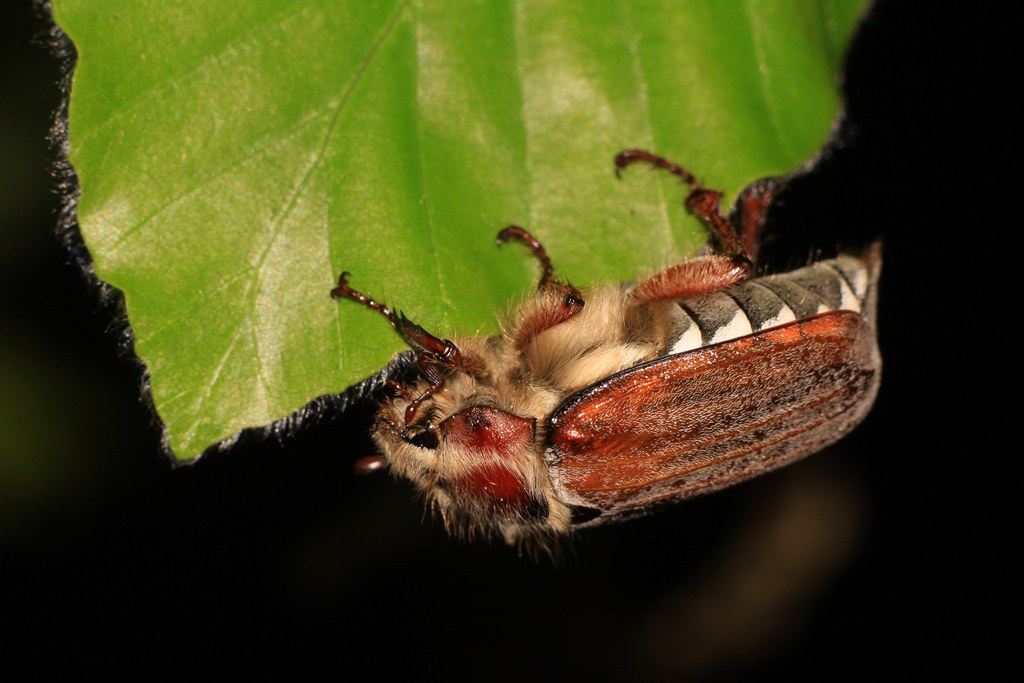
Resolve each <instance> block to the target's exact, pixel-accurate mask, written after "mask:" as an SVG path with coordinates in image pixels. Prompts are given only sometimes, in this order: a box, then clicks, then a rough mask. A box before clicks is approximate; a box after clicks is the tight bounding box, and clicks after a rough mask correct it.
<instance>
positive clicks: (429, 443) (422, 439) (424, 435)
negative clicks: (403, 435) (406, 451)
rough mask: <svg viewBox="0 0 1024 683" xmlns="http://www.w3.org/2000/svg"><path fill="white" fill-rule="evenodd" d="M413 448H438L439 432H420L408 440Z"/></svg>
mask: <svg viewBox="0 0 1024 683" xmlns="http://www.w3.org/2000/svg"><path fill="white" fill-rule="evenodd" d="M407 441H408V442H409V443H411V444H412V445H413V446H419V447H420V448H429V449H431V450H433V449H435V448H437V432H432V431H430V430H427V431H425V432H420V433H419V434H416V435H415V436H411V437H409V438H408V439H407Z"/></svg>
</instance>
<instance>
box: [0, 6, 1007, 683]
mask: <svg viewBox="0 0 1024 683" xmlns="http://www.w3.org/2000/svg"><path fill="white" fill-rule="evenodd" d="M928 7H929V8H930V9H929V12H928V13H921V12H919V11H915V10H914V9H913V8H912V7H910V6H909V3H897V2H894V1H892V0H889V1H884V0H883V1H880V2H878V3H877V7H876V8H875V11H874V12H873V14H872V16H871V17H870V18H869V20H868V21H867V23H866V25H865V26H864V27H863V30H862V33H861V35H860V37H859V39H858V40H857V42H856V44H855V46H854V48H853V50H852V55H851V59H850V62H849V68H848V72H847V96H848V105H849V106H848V109H849V118H850V120H851V122H852V123H853V126H852V127H851V128H850V129H849V130H848V134H847V135H846V139H847V143H846V144H845V146H844V147H843V148H841V149H839V150H837V151H836V152H835V153H834V154H833V156H832V158H831V159H830V160H829V161H827V162H826V163H824V164H822V166H821V167H820V168H819V169H818V170H817V171H816V172H815V173H814V174H812V175H811V176H809V177H806V178H804V179H801V180H799V181H798V182H795V183H794V184H793V187H792V189H791V191H790V192H788V193H787V195H786V196H785V206H783V207H780V209H779V210H777V211H776V212H775V213H774V214H773V226H774V227H773V230H772V232H773V234H774V236H775V241H774V242H773V243H772V244H771V245H770V246H769V248H768V251H767V254H766V256H767V259H768V261H769V262H770V263H775V264H776V265H777V266H784V265H786V264H787V263H793V262H801V261H803V260H806V258H807V256H808V255H809V254H812V253H816V252H817V251H818V250H821V251H822V252H823V253H825V254H828V253H831V252H834V251H835V248H836V246H837V245H841V246H854V245H860V244H865V243H867V242H869V241H870V240H871V239H873V238H874V237H876V236H879V235H882V236H884V238H885V258H886V265H885V268H884V272H883V277H882V284H881V302H880V314H879V330H880V332H879V334H880V340H881V348H882V353H883V357H884V358H885V363H886V365H885V372H884V379H883V382H882V390H881V394H880V395H879V398H878V402H877V404H876V406H875V408H874V410H873V412H872V413H871V414H870V416H869V417H868V419H867V420H866V421H865V423H864V424H863V425H862V426H860V427H859V428H858V429H857V430H856V431H855V433H853V434H852V435H851V436H850V437H849V438H847V439H845V440H844V441H842V442H840V443H839V444H838V445H837V446H835V447H833V448H832V449H830V450H828V451H826V452H824V453H822V454H820V455H817V456H815V457H814V458H811V459H809V460H807V461H804V462H802V463H800V464H798V465H795V466H793V467H791V468H787V469H786V470H784V471H782V472H780V473H777V474H773V475H771V476H768V477H763V478H761V479H759V480H756V481H754V482H751V483H749V484H745V485H743V486H740V487H736V488H733V489H730V490H727V491H724V492H722V493H720V494H716V495H714V496H709V497H706V498H703V499H697V500H694V501H691V502H686V503H683V504H679V505H676V506H673V507H672V508H670V509H668V510H666V511H665V512H663V513H661V514H659V515H656V516H653V517H650V518H647V519H643V520H639V521H635V522H631V523H628V524H623V525H619V526H617V527H611V528H606V529H599V530H595V531H592V532H589V533H585V534H580V535H579V536H578V537H577V538H576V539H575V541H574V542H573V544H572V546H571V547H569V548H567V549H566V552H565V553H564V556H563V558H562V559H561V561H560V562H559V563H558V564H557V565H553V564H552V563H551V562H549V561H541V562H533V561H530V560H527V559H523V558H519V557H517V556H516V555H515V553H514V552H513V551H512V550H510V549H507V548H505V547H503V546H501V545H497V544H493V545H488V544H476V545H466V544H461V543H458V542H455V541H452V540H450V539H448V538H447V536H446V535H445V534H444V532H443V530H441V529H440V528H439V525H437V524H436V523H431V522H430V521H429V520H428V521H424V520H423V512H422V508H421V505H420V504H419V503H418V502H417V501H415V500H413V496H412V492H411V490H410V488H409V487H408V486H407V485H406V484H404V483H402V482H395V481H390V480H388V478H387V477H383V476H381V477H371V478H355V477H354V476H353V475H352V474H351V465H352V463H353V461H354V460H355V459H356V458H358V457H360V456H362V455H365V454H368V453H370V452H371V451H372V446H371V444H370V443H369V440H368V438H367V437H366V436H365V432H366V428H367V425H368V414H367V413H366V411H362V412H357V413H354V414H352V415H349V416H346V419H325V420H324V421H323V422H322V423H321V424H318V425H316V426H314V427H312V428H310V429H307V430H305V431H303V432H302V433H300V434H298V435H296V436H295V437H293V438H291V439H289V440H287V442H286V443H284V444H281V443H278V442H277V441H268V442H262V443H261V442H254V441H248V442H243V443H242V444H241V445H240V446H239V447H237V448H236V449H234V450H233V451H231V452H229V453H227V454H220V455H216V456H213V457H209V458H206V459H204V460H202V461H201V462H200V463H198V464H197V465H195V466H192V467H181V468H177V469H172V468H171V467H170V464H169V462H168V461H167V460H166V459H165V457H164V456H163V455H162V454H161V451H160V445H159V430H158V428H157V427H156V426H155V424H154V422H153V419H152V417H151V416H150V414H149V413H148V411H147V409H146V408H145V406H144V404H143V403H142V402H141V401H140V399H139V391H138V390H139V386H140V381H141V373H140V370H139V368H138V367H137V366H136V363H135V362H134V361H133V360H132V359H131V358H130V357H129V356H126V355H125V354H123V353H121V352H120V350H119V348H120V341H121V339H122V335H121V331H122V326H123V323H122V322H121V321H120V318H119V316H118V314H117V309H116V307H111V306H104V305H102V304H101V303H100V302H99V300H98V297H97V294H96V292H95V291H93V290H92V289H91V288H90V287H89V286H88V285H87V283H86V281H85V279H84V278H83V277H82V276H81V273H80V271H79V270H78V267H77V266H76V265H75V264H74V262H73V260H72V258H71V256H70V255H69V253H68V252H67V251H66V249H65V248H64V247H63V246H62V242H61V239H60V238H59V236H58V235H57V233H56V229H55V227H54V226H55V211H56V209H57V207H58V197H57V196H56V194H55V192H54V182H53V180H52V178H51V177H50V175H49V171H48V169H49V164H50V163H51V161H52V155H51V154H50V152H49V151H48V148H47V143H46V136H47V131H48V126H49V123H50V118H51V112H52V111H53V110H54V109H55V108H56V107H57V106H58V103H59V98H60V92H59V89H58V86H57V80H58V77H59V66H58V63H57V62H56V60H55V59H54V58H53V57H51V56H50V54H49V53H48V52H47V50H46V48H45V47H44V46H42V45H41V44H38V43H34V42H33V36H34V34H36V33H37V32H38V31H39V30H41V28H43V25H42V24H40V23H39V22H38V21H37V20H36V19H34V18H33V14H32V12H31V9H30V3H29V2H28V1H27V0H25V1H23V2H5V3H4V4H3V5H2V7H0V51H2V52H0V55H2V56H0V155H2V156H0V278H2V279H0V291H2V296H0V390H2V394H0V586H2V588H0V614H2V615H3V622H4V623H5V624H6V625H7V627H8V630H12V631H13V633H14V634H15V635H14V638H13V639H12V638H11V636H8V637H6V638H5V639H4V640H0V643H2V645H0V650H2V651H6V652H7V654H8V658H7V659H8V661H13V659H12V658H11V655H13V656H14V658H18V657H26V658H32V659H34V661H35V662H36V665H37V666H38V667H40V668H39V669H37V670H47V669H49V668H52V667H55V666H65V665H66V666H70V667H74V669H75V670H77V671H85V670H88V669H91V668H92V667H94V666H103V667H104V668H110V667H115V668H116V667H119V666H120V667H130V668H135V667H141V666H146V665H149V667H150V668H153V667H154V666H155V667H157V668H159V669H161V670H164V669H169V668H177V667H182V668H183V669H192V670H194V671H196V672H198V671H200V670H201V671H203V672H207V671H210V672H212V671H221V670H223V671H228V670H230V671H233V672H238V673H239V674H247V673H249V672H251V671H253V670H259V671H268V672H269V671H270V670H272V667H277V666H281V665H284V666H288V667H289V668H290V670H291V671H292V672H293V674H294V675H297V676H303V675H304V672H306V671H314V670H315V671H317V672H318V673H321V674H324V673H326V674H328V675H330V674H335V673H336V674H338V675H345V674H346V673H351V672H356V673H358V672H359V671H361V670H365V669H366V668H367V667H369V669H370V670H371V671H372V672H373V674H372V675H373V676H374V677H375V678H378V677H390V675H391V674H396V673H397V674H406V675H410V676H416V677H433V676H441V675H443V676H446V677H449V678H451V679H454V680H459V679H467V678H474V679H476V678H484V679H490V680H523V679H530V680H551V679H555V678H566V677H571V678H576V677H581V678H586V679H588V680H638V679H640V680H684V679H685V680H695V679H696V680H715V681H717V680H764V679H768V678H769V677H771V678H774V677H776V676H778V677H782V676H785V677H787V678H789V679H791V680H848V679H862V678H865V677H868V676H870V677H872V678H876V677H882V678H890V677H891V678H895V677H897V676H900V677H902V676H905V675H909V674H916V675H929V674H933V673H936V672H944V673H952V672H954V671H962V672H963V673H971V674H972V675H982V676H984V673H985V672H986V671H997V670H998V667H999V666H1000V665H1001V664H1003V663H1004V662H1005V661H1006V660H1007V659H1009V657H1010V653H1011V652H1012V650H1009V649H1008V643H1009V639H1008V638H1007V637H1006V636H1003V635H1002V634H1004V633H1007V634H1008V633H1011V631H1010V630H1009V629H1010V627H1009V626H1008V625H1006V623H1012V622H1011V620H1012V619H1013V615H1011V613H1010V607H1011V604H1012V603H1013V602H1014V597H1013V596H1014V595H1015V594H1016V592H1015V591H1011V590H1010V588H1009V586H1010V585H1011V584H1010V582H1009V577H1010V572H1011V566H1010V562H1011V553H1010V550H1009V548H1010V546H1011V543H1014V544H1016V543H1019V536H1018V535H1017V534H1019V524H1017V523H1014V526H1013V528H1017V529H1018V532H1014V535H1013V536H1012V537H1011V536H1010V524H1011V523H1012V518H1010V513H1011V510H1012V509H1015V508H1016V506H1015V505H1012V504H1011V502H1010V498H1009V496H1008V495H1006V494H1004V493H1003V492H1002V490H1001V489H1003V488H1006V487H1002V486H1000V483H1001V482H1002V481H1007V482H1009V480H1010V477H1011V473H1010V472H1009V471H1008V469H1009V468H1008V467H1006V465H1005V464H1004V463H1006V462H1008V461H1009V458H1008V456H1016V457H1018V458H1019V456H1020V446H1019V445H1017V446H1013V445H1011V444H1010V443H1009V442H1008V437H1009V435H1010V434H1011V433H1012V432H1013V431H1015V428H1012V427H1008V426H1007V422H1008V420H1010V419H1012V418H1009V417H1007V416H1006V414H1008V413H1009V409H1010V408H1011V407H1014V408H1019V404H1017V403H1016V400H1014V399H1012V396H1013V395H1016V394H1015V391H1014V389H1015V386H1014V385H1015V384H1016V383H1017V382H1018V381H1019V374H1020V373H1019V365H1020V364H1019V361H1017V360H1016V352H1017V349H1018V347H1019V342H1017V341H1016V340H1017V339H1018V336H1019V332H1016V331H1015V329H1014V328H1013V326H1012V322H1007V323H1003V322H1000V321H1002V320H1007V319H1008V320H1010V321H1012V318H1013V313H1014V311H1013V307H1014V306H1015V305H1018V304H1019V296H1016V291H1018V290H1019V286H1018V287H1015V288H1011V287H1008V286H1006V285H1004V283H1003V280H1002V278H1004V277H1005V276H1006V275H1009V274H1012V273H1013V272H1014V271H1015V269H1016V268H1017V259H1016V256H1017V254H1016V253H1015V250H1014V252H1011V247H1012V245H1015V244H1018V243H1019V237H1018V236H1017V235H1016V234H1015V233H1014V234H1013V237H1012V238H1011V239H1010V240H1007V239H1006V235H1007V234H1008V233H1009V232H1010V231H1011V230H1012V231H1017V230H1019V228H1018V227H1017V225H1016V224H1014V223H1009V224H1008V225H1006V226H1005V227H1004V224H1003V222H1002V221H1000V220H999V216H1000V211H1001V210H1002V208H1003V207H1004V206H1006V205H1012V204H1013V203H1014V202H1013V199H1012V197H1013V195H1012V194H1009V192H1005V193H1004V192H1003V191H1002V190H1003V189H1005V190H1007V191H1008V190H1010V188H1009V187H1007V188H999V187H998V182H999V180H998V179H999V178H1000V177H1004V176H1003V175H1002V174H1001V173H1000V169H999V166H998V163H997V159H998V157H999V156H1000V154H999V150H1005V149H1009V145H1008V143H1007V140H1009V139H1012V133H1011V132H1010V129H1009V126H1008V125H1007V123H1006V122H1007V120H1008V119H1009V111H1008V108H1007V107H1006V106H1005V105H1003V104H1002V103H1001V101H1000V93H1001V91H1000V90H999V89H993V88H989V87H987V86H985V85H983V82H984V81H986V79H987V77H988V75H989V74H990V71H991V69H992V66H991V64H990V61H989V58H988V56H987V54H988V45H989V44H991V43H994V42H996V39H995V38H993V37H991V36H989V35H983V34H982V33H981V32H980V30H979V31H978V33H977V34H973V33H972V31H973V30H974V29H973V28H972V26H973V23H974V21H973V18H972V16H971V15H969V14H954V13H953V12H952V11H947V10H945V9H942V8H941V7H940V6H939V4H938V3H935V4H929V5H928ZM978 23H979V25H980V23H981V22H978ZM986 24H987V25H989V26H993V25H997V24H998V21H995V20H994V18H992V17H987V18H986ZM1017 80H1019V77H1018V78H1017ZM1017 85H1019V83H1018V84H1017ZM1017 85H1015V86H1014V87H1017ZM1003 156H1008V154H1007V153H1004V154H1003ZM1018 175H1019V173H1018ZM1007 200H1008V201H1007ZM822 236H827V239H829V240H830V241H829V242H828V243H821V241H820V240H821V239H822ZM1007 295H1009V296H1007ZM1007 314H1009V316H1008V315H1007ZM1007 358H1009V359H1011V360H1009V361H1007V360H1005V359H1007ZM1011 369H1012V372H1008V370H1011ZM990 378H996V379H990ZM997 386H998V387H999V389H998V390H997V388H996V387H997ZM996 391H999V393H996ZM1001 408H1002V409H1001ZM1011 424H1012V423H1011ZM1004 435H1005V436H1004ZM1012 538H1018V541H1016V542H1014V541H1012ZM1015 640H1019V639H1016V638H1015ZM314 667H315V669H314ZM357 667H358V668H357ZM359 675H365V674H359Z"/></svg>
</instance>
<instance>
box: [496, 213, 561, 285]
mask: <svg viewBox="0 0 1024 683" xmlns="http://www.w3.org/2000/svg"><path fill="white" fill-rule="evenodd" d="M509 240H516V241H517V242H522V243H523V244H525V245H526V246H528V247H529V248H530V252H531V253H533V255H534V256H536V257H537V260H538V261H540V266H541V268H542V269H543V271H544V272H542V273H541V276H540V282H538V283H537V286H538V287H546V286H547V285H548V284H550V282H551V279H552V278H551V275H552V274H553V273H554V272H555V267H554V266H553V265H551V259H550V258H548V252H547V250H545V249H544V246H543V245H542V244H541V243H540V241H539V240H538V239H537V238H536V237H534V236H533V235H531V234H530V233H528V232H526V230H524V229H523V228H520V227H519V226H518V225H510V226H508V227H507V228H505V229H504V230H502V231H501V232H499V233H498V246H499V247H500V246H501V245H503V244H505V243H506V242H508V241H509Z"/></svg>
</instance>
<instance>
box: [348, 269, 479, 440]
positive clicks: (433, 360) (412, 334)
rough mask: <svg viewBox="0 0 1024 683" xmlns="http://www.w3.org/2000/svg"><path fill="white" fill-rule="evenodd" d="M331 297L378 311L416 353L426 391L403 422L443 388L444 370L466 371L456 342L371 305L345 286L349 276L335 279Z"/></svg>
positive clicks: (413, 401)
mask: <svg viewBox="0 0 1024 683" xmlns="http://www.w3.org/2000/svg"><path fill="white" fill-rule="evenodd" d="M331 297H332V298H334V299H340V298H342V297H344V298H346V299H352V300H353V301H356V302H359V303H360V304H362V305H363V306H366V307H367V308H369V309H371V310H374V311H377V312H378V313H380V314H381V315H383V316H384V317H385V318H387V320H388V322H389V323H391V326H392V327H394V328H395V331H396V332H398V334H399V336H401V337H402V339H403V340H405V343H406V344H408V345H409V346H411V347H412V349H413V350H414V351H415V352H416V367H418V368H419V370H420V372H421V373H422V375H423V377H424V379H426V380H427V384H428V386H427V389H426V390H425V391H424V392H423V393H422V394H421V395H420V396H419V397H418V398H415V399H412V400H411V401H410V402H409V406H408V407H407V408H406V411H405V422H406V424H407V425H408V423H410V422H412V421H413V420H414V419H415V417H416V410H417V409H418V408H419V406H420V404H422V403H423V401H425V400H426V399H428V398H430V397H431V396H432V395H433V394H434V393H435V392H437V390H439V389H440V388H441V387H442V386H444V381H445V372H444V371H445V370H446V369H447V370H456V369H462V370H465V369H467V366H468V365H471V363H467V362H466V360H465V359H464V358H463V355H462V353H461V352H460V351H459V347H457V346H456V345H455V342H453V341H451V340H450V339H439V338H438V337H435V336H434V335H432V334H430V333H429V332H427V331H426V330H424V329H423V328H422V327H420V326H419V325H417V324H416V323H414V322H412V321H411V320H409V319H408V318H406V317H405V314H403V313H401V312H398V313H396V312H395V311H392V310H391V309H390V308H388V307H387V306H385V305H384V304H382V303H379V302H377V301H374V300H373V299H371V298H370V297H368V296H366V295H365V294H363V293H362V292H358V291H356V290H355V289H352V287H350V286H349V284H348V273H342V274H341V275H340V276H339V277H338V286H337V287H335V288H334V289H332V290H331ZM388 384H389V386H391V387H392V388H394V386H395V385H396V383H394V382H389V383H388ZM399 389H400V391H401V392H402V393H403V394H405V395H406V398H409V394H408V392H407V391H406V390H405V389H404V388H402V387H401V386H399Z"/></svg>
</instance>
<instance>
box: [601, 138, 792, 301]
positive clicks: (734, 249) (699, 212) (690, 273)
mask: <svg viewBox="0 0 1024 683" xmlns="http://www.w3.org/2000/svg"><path fill="white" fill-rule="evenodd" d="M638 161H642V162H644V163H648V164H651V165H652V166H654V167H655V168H660V169H663V170H666V171H668V172H669V173H671V174H673V175H675V176H678V177H679V178H680V179H682V181H683V182H685V183H686V184H688V185H689V186H690V193H689V194H688V195H687V197H686V208H687V209H689V210H690V212H691V213H693V214H694V215H695V216H697V218H699V219H700V220H701V221H702V222H703V223H704V224H705V225H706V226H707V227H708V230H709V231H710V232H711V234H712V235H713V236H714V238H715V240H716V241H717V243H718V245H719V250H718V251H719V253H718V254H717V255H713V256H707V257H703V258H698V259H692V260H689V261H686V262H685V263H680V264H679V265H676V266H672V267H671V268H669V269H667V270H664V271H662V272H660V273H658V274H656V275H654V276H652V277H650V278H648V279H647V280H644V281H643V282H641V283H640V284H639V285H637V286H636V288H634V290H633V298H634V300H635V301H638V302H643V301H655V300H664V299H685V298H688V297H691V296H697V295H700V294H705V293H707V292H713V291H715V290H718V289H721V288H723V287H727V286H728V285H731V284H735V283H737V282H740V281H741V280H745V279H747V278H748V277H750V275H751V274H752V273H753V272H754V264H753V260H754V257H756V255H757V240H758V236H759V232H760V229H761V226H762V225H763V224H764V218H765V215H766V214H767V211H768V207H769V206H770V204H771V201H772V199H773V197H774V186H772V185H771V184H770V183H764V184H762V185H757V186H754V187H753V188H751V189H748V190H745V191H744V192H743V195H742V196H741V197H740V216H739V219H740V225H739V229H738V230H737V227H736V225H734V223H733V221H730V220H729V219H728V218H726V217H725V216H724V215H722V209H721V202H722V193H721V192H719V191H718V190H711V189H708V188H706V187H704V186H702V185H701V184H700V183H698V182H697V179H696V178H695V177H694V176H693V174H692V173H690V172H689V171H687V170H686V169H685V168H683V167H682V166H679V165H677V164H674V163H672V162H671V161H669V160H667V159H665V158H663V157H659V156H657V155H655V154H651V153H650V152H645V151H643V150H639V149H631V150H627V151H625V152H622V153H621V154H619V155H618V156H616V157H615V173H616V175H619V174H620V172H621V171H622V169H624V168H626V167H627V166H629V165H631V164H634V163H636V162H638Z"/></svg>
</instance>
